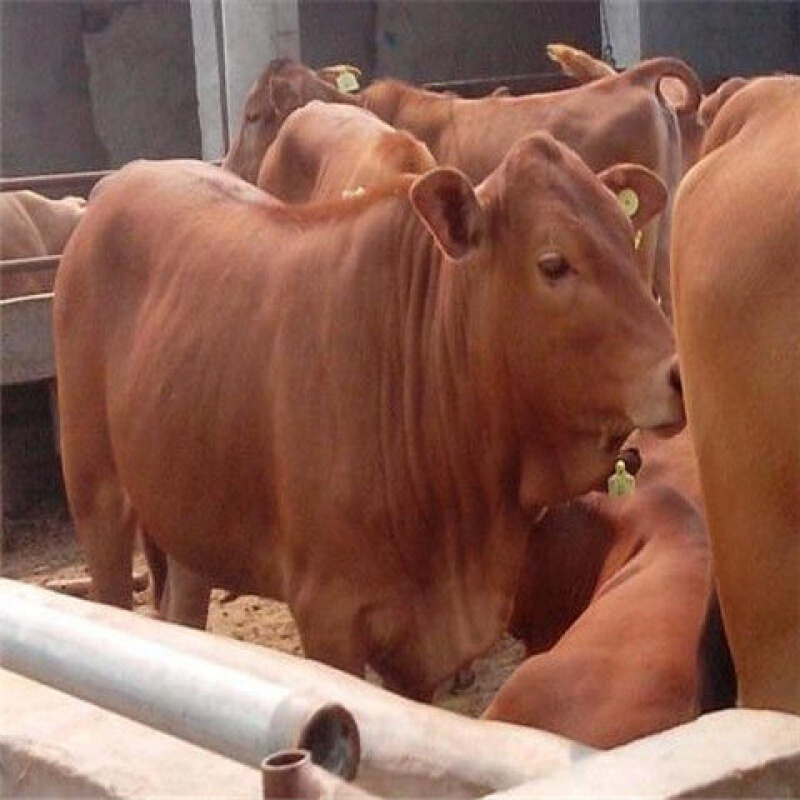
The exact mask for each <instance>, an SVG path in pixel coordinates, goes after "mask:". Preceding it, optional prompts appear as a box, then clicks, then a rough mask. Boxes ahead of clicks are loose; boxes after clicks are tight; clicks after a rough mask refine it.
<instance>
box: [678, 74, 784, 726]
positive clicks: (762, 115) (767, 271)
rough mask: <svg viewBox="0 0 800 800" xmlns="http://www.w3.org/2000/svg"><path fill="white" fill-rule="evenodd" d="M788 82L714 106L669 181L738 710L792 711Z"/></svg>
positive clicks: (696, 424) (770, 83)
mask: <svg viewBox="0 0 800 800" xmlns="http://www.w3.org/2000/svg"><path fill="white" fill-rule="evenodd" d="M798 134H800V78H797V77H775V78H761V79H756V80H753V81H751V82H750V83H749V84H748V85H747V86H745V87H743V88H740V89H739V91H738V92H736V93H735V94H734V95H733V96H732V97H731V98H730V99H729V100H728V101H727V102H726V103H725V104H724V105H723V106H722V108H721V109H720V110H719V112H718V113H717V115H716V117H715V119H714V122H713V124H712V126H711V128H710V129H709V131H708V134H707V135H706V140H705V144H704V151H705V156H704V157H703V159H702V160H701V161H700V163H699V164H698V165H697V166H696V167H695V168H694V169H693V170H692V171H691V172H690V173H689V175H688V176H687V177H686V180H685V182H684V184H683V185H682V186H681V189H680V192H679V195H678V199H677V201H676V206H675V239H674V243H673V263H674V269H675V272H674V276H673V281H674V290H675V298H676V311H677V313H676V326H677V332H678V342H679V349H680V351H681V354H682V356H683V358H684V364H685V367H686V387H687V413H688V418H689V422H690V425H691V430H692V436H693V439H694V442H695V445H696V449H697V458H698V462H699V467H700V478H701V484H702V488H703V496H704V499H705V507H706V513H707V516H708V524H709V530H710V534H711V542H712V549H713V553H714V561H715V571H716V575H717V581H718V586H719V597H720V604H721V607H722V614H723V617H724V620H725V627H726V629H727V632H728V638H729V639H730V644H731V651H732V653H733V659H734V664H735V666H736V672H737V677H738V680H739V686H740V689H739V699H740V703H741V704H742V705H745V706H748V707H753V708H771V709H777V710H782V711H791V712H794V713H800V672H799V671H798V664H800V424H799V421H800V414H799V413H798V396H800V349H799V348H798V342H799V341H800V314H798V308H800V255H799V254H800V174H798V171H797V165H798V164H800V135H798Z"/></svg>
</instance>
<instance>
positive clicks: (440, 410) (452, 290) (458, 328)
mask: <svg viewBox="0 0 800 800" xmlns="http://www.w3.org/2000/svg"><path fill="white" fill-rule="evenodd" d="M409 234H410V236H411V237H412V242H413V244H412V246H411V247H410V248H404V252H411V253H413V257H412V258H411V259H410V260H409V262H408V263H407V264H405V265H404V266H405V271H404V272H403V276H402V278H401V281H402V283H403V285H402V292H401V293H400V294H399V297H401V298H402V308H401V309H400V310H399V316H400V318H401V321H400V323H399V326H398V330H399V331H401V334H400V335H401V337H402V339H401V341H400V352H401V355H400V363H401V364H402V369H401V370H400V373H399V376H398V380H399V385H398V386H397V387H396V390H395V392H396V398H397V400H398V402H399V408H400V413H399V414H398V413H396V409H394V408H391V407H387V408H386V409H385V412H386V417H385V420H384V426H383V427H384V431H383V435H384V437H385V440H386V441H392V438H393V437H392V434H391V431H389V430H388V429H390V428H391V426H392V425H394V424H399V426H400V429H401V432H400V433H399V434H398V437H397V438H395V439H394V440H393V441H394V446H395V448H397V450H398V452H390V453H389V454H388V457H387V459H386V461H387V464H390V465H392V469H394V470H397V471H398V472H402V473H404V474H398V475H397V476H396V477H397V479H398V481H403V480H405V481H407V483H405V484H404V485H410V486H411V487H412V492H413V502H414V504H415V506H416V510H417V515H414V516H417V518H418V522H420V523H421V525H418V526H417V529H418V530H426V531H427V534H426V535H424V536H419V535H418V534H416V535H415V534H414V533H413V532H410V531H409V532H406V533H405V534H404V537H403V538H402V541H403V542H404V543H408V542H410V541H413V540H415V547H413V548H410V549H411V550H417V548H418V551H417V552H416V553H413V554H412V553H409V554H408V556H409V557H410V558H411V559H412V561H413V562H415V563H416V562H418V561H422V560H425V559H426V555H425V551H429V550H430V548H431V547H432V546H434V542H432V541H431V539H430V534H433V535H436V534H437V532H438V533H441V534H442V537H443V539H442V542H440V544H441V546H442V547H451V548H455V550H452V551H451V553H450V556H451V557H452V558H454V559H456V560H458V559H461V558H468V557H469V556H466V555H464V553H463V552H456V550H458V548H463V549H464V550H467V549H469V550H470V552H472V553H477V552H478V550H480V549H481V548H490V547H491V542H492V541H493V537H494V536H495V535H502V536H505V535H506V532H505V531H503V532H502V533H501V532H500V530H501V528H505V526H506V525H507V524H510V523H509V520H510V519H511V518H512V517H513V518H514V525H515V526H516V525H517V523H518V522H519V521H518V520H517V515H518V510H517V509H516V489H515V488H514V489H512V488H511V487H512V486H513V481H509V480H508V473H509V472H510V471H512V469H513V468H512V467H511V464H512V462H513V459H512V458H511V457H510V454H509V450H510V447H509V441H508V440H509V436H508V431H507V430H506V423H505V421H504V419H503V415H502V414H501V413H500V409H501V408H502V398H501V397H499V396H498V395H497V394H496V392H495V391H494V388H495V387H491V388H490V389H489V390H488V391H480V390H479V387H481V386H482V385H483V384H485V382H486V381H487V380H491V378H492V377H493V376H490V375H487V374H485V369H483V368H482V367H481V365H480V363H479V361H486V362H493V361H494V360H495V359H493V358H492V357H491V356H489V357H488V358H485V359H477V358H476V354H475V348H474V347H473V346H472V345H471V342H470V339H471V338H472V337H475V336H484V335H490V332H486V331H483V332H482V331H480V330H479V328H480V325H481V322H482V320H476V319H475V311H474V304H475V301H476V299H477V300H478V301H480V300H482V299H484V298H482V297H477V293H480V292H481V291H483V289H482V286H481V282H480V281H478V280H476V275H475V274H474V273H473V274H471V273H470V270H476V269H479V267H478V266H477V265H475V264H461V263H454V262H452V261H448V260H446V259H444V258H443V256H442V255H441V254H440V252H439V250H438V249H437V248H436V246H435V245H434V244H433V242H432V241H431V239H430V236H429V235H428V234H427V232H425V231H423V230H422V228H421V226H419V225H415V226H414V228H412V229H411V230H409ZM484 388H485V387H484ZM495 401H496V403H497V408H492V403H493V402H495ZM387 449H389V448H387ZM389 485H394V481H393V480H391V479H390V481H389ZM407 502H408V498H406V503H407ZM434 510H435V511H434ZM407 512H408V507H407V505H406V506H405V507H404V508H402V509H400V513H401V514H403V515H407ZM448 529H452V530H453V531H455V532H456V534H457V536H456V538H455V542H454V541H453V540H451V538H450V537H449V536H448V535H447V530H448ZM406 546H407V545H406ZM427 558H429V555H428V556H427Z"/></svg>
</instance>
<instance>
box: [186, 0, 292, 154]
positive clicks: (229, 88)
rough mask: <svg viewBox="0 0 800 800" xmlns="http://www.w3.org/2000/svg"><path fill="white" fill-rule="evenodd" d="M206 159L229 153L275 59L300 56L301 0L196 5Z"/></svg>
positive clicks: (194, 0) (218, 0)
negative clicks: (249, 101) (251, 92)
mask: <svg viewBox="0 0 800 800" xmlns="http://www.w3.org/2000/svg"><path fill="white" fill-rule="evenodd" d="M191 9H192V36H193V38H194V48H195V68H196V73H197V98H198V106H199V116H200V128H201V131H202V139H203V158H207V159H215V158H219V157H220V156H222V155H223V154H224V153H225V152H226V151H227V149H228V146H229V143H230V141H231V139H232V138H233V137H234V136H235V135H236V131H237V129H238V127H239V123H240V122H241V117H242V111H243V109H244V101H245V97H246V96H247V90H248V89H249V88H250V86H251V84H252V83H253V81H255V79H256V78H257V77H258V76H259V75H260V74H261V72H262V71H263V69H264V67H265V66H266V65H267V64H268V63H269V61H271V60H272V59H273V58H278V57H281V56H286V57H291V58H299V57H300V33H299V20H298V0H191Z"/></svg>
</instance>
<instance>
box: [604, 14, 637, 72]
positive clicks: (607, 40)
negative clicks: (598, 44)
mask: <svg viewBox="0 0 800 800" xmlns="http://www.w3.org/2000/svg"><path fill="white" fill-rule="evenodd" d="M639 3H640V0H600V14H601V15H602V34H603V54H604V55H610V56H611V57H613V59H614V64H615V65H616V66H617V67H620V68H622V67H629V66H631V64H635V63H636V62H637V61H639V60H640V59H641V57H642V28H641V19H640V16H641V15H640V9H639Z"/></svg>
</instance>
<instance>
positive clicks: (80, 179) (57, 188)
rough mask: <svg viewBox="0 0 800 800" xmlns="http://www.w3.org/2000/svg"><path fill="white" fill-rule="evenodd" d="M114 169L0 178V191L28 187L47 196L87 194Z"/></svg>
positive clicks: (16, 190)
mask: <svg viewBox="0 0 800 800" xmlns="http://www.w3.org/2000/svg"><path fill="white" fill-rule="evenodd" d="M113 171H114V170H107V169H105V170H95V171H92V172H60V173H56V174H53V175H20V176H19V177H15V178H0V192H18V191H21V190H22V189H29V190H30V191H32V192H38V193H39V194H43V195H46V196H48V197H50V196H54V197H63V196H64V195H68V194H76V195H80V196H82V197H85V196H87V195H88V193H89V192H90V191H91V189H92V187H93V186H94V185H95V184H96V183H97V182H98V181H99V180H100V179H101V178H105V176H106V175H110V174H111V173H112V172H113Z"/></svg>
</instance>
